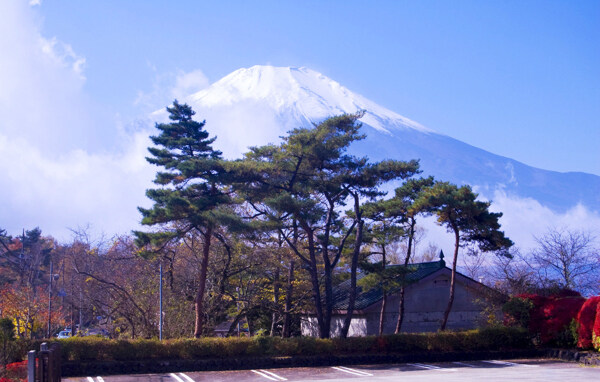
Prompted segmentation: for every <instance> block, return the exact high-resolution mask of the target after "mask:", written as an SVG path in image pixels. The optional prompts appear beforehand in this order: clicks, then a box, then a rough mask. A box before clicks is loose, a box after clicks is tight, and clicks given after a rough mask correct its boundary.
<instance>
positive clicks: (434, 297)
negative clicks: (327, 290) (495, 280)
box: [301, 252, 505, 337]
mask: <svg viewBox="0 0 600 382" xmlns="http://www.w3.org/2000/svg"><path fill="white" fill-rule="evenodd" d="M443 256H444V255H443V253H442V252H440V260H439V261H432V262H425V263H416V264H409V265H407V266H406V268H405V266H404V265H388V268H391V267H398V271H400V272H398V273H399V274H402V275H403V276H402V277H404V285H405V301H404V306H405V313H404V319H403V324H402V332H407V333H420V332H435V331H437V330H438V329H439V328H440V325H441V321H442V318H443V314H444V310H445V309H446V306H447V304H448V298H449V295H450V277H451V272H452V270H451V269H450V268H448V267H447V266H446V262H445V261H444V259H443ZM400 268H404V269H400ZM365 276H366V275H365V273H361V274H359V275H358V280H359V281H358V283H357V284H358V286H357V290H358V294H357V296H356V303H355V309H354V313H353V317H352V322H351V325H350V330H349V332H348V335H349V336H365V335H377V334H378V333H379V320H380V314H381V306H382V300H383V288H381V287H371V288H369V287H366V286H364V283H361V281H360V280H362V279H363V278H364V277H365ZM361 284H363V285H361ZM401 284H402V283H398V286H397V287H395V288H392V289H390V290H388V292H387V304H386V309H385V312H384V325H383V332H384V334H392V333H394V331H395V329H396V323H397V320H398V312H399V306H400V294H399V292H400V285H401ZM333 294H334V312H333V315H332V320H331V335H332V337H335V336H338V335H339V333H340V331H341V328H342V325H343V323H344V319H345V316H346V311H347V308H348V298H349V294H350V280H346V281H344V282H343V283H341V284H339V285H337V286H336V287H335V288H334V291H333ZM504 300H505V296H504V295H502V294H501V293H499V292H497V291H496V290H494V289H491V288H489V287H487V286H486V285H484V284H482V283H481V282H479V281H476V280H473V279H472V278H470V277H467V276H465V275H463V274H461V273H458V272H457V273H456V291H455V297H454V304H453V306H452V311H451V312H450V316H449V319H448V325H447V329H450V330H466V329H474V328H477V327H479V326H482V325H483V324H485V322H486V321H487V320H488V319H489V317H488V315H490V314H495V315H496V317H498V318H499V317H501V311H500V304H501V303H502V302H503V301H504ZM301 327H302V335H306V336H315V337H316V336H318V333H319V331H318V326H317V320H316V316H315V315H314V314H311V313H308V314H306V315H305V316H304V317H303V319H302V322H301Z"/></svg>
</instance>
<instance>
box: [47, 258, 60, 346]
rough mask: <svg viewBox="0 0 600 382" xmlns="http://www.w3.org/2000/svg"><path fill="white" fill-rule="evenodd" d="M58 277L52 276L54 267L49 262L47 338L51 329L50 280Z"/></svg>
mask: <svg viewBox="0 0 600 382" xmlns="http://www.w3.org/2000/svg"><path fill="white" fill-rule="evenodd" d="M59 277H60V275H59V274H54V267H53V264H52V261H50V285H49V286H48V333H47V334H48V335H47V338H50V334H51V327H52V280H54V279H56V280H58V278H59Z"/></svg>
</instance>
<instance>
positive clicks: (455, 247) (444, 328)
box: [440, 227, 460, 331]
mask: <svg viewBox="0 0 600 382" xmlns="http://www.w3.org/2000/svg"><path fill="white" fill-rule="evenodd" d="M453 229H454V240H455V241H454V259H453V260H452V278H451V279H450V298H449V299H448V306H447V307H446V311H445V312H444V320H443V321H442V326H441V327H440V330H441V331H444V330H446V325H447V324H448V316H450V311H451V310H452V304H453V303H454V289H455V286H456V285H455V279H456V260H457V259H458V247H459V244H460V242H459V240H460V236H459V232H458V228H457V227H453Z"/></svg>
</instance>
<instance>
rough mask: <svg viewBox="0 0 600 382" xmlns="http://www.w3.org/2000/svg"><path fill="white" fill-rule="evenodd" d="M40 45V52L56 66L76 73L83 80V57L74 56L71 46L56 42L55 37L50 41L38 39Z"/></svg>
mask: <svg viewBox="0 0 600 382" xmlns="http://www.w3.org/2000/svg"><path fill="white" fill-rule="evenodd" d="M40 45H41V48H42V52H44V53H45V54H46V55H47V56H48V57H50V59H51V60H53V61H54V62H55V63H56V64H57V65H62V66H63V67H66V68H70V69H71V70H72V71H73V73H76V74H77V75H78V76H79V77H80V78H81V79H85V77H84V76H83V69H84V65H85V57H82V56H79V55H78V54H76V53H75V51H73V48H72V47H71V45H69V44H65V43H64V42H62V41H58V40H57V39H56V37H52V38H51V39H46V38H44V37H40Z"/></svg>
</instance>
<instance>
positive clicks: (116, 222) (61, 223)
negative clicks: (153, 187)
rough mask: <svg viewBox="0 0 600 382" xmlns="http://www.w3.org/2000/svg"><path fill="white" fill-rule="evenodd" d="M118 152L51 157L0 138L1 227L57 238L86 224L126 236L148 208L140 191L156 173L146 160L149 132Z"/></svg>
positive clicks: (132, 138) (20, 142)
mask: <svg viewBox="0 0 600 382" xmlns="http://www.w3.org/2000/svg"><path fill="white" fill-rule="evenodd" d="M124 143H125V144H126V145H127V147H128V150H126V151H123V152H122V153H119V154H89V153H87V152H85V151H83V150H73V151H70V152H68V153H66V154H64V155H62V156H60V157H58V158H49V157H48V156H47V155H46V154H45V153H44V152H43V151H42V150H40V149H38V148H37V147H34V146H31V145H29V144H28V142H26V141H24V140H22V139H18V138H17V139H11V138H7V137H6V136H2V135H0V156H2V158H5V159H6V160H7V161H8V163H10V164H11V165H10V166H9V167H7V168H5V169H4V171H3V176H2V180H1V184H2V187H0V200H2V212H1V213H0V217H1V219H0V220H1V221H2V228H4V229H7V230H8V231H9V232H12V233H14V232H19V231H20V228H26V229H31V228H33V227H35V226H40V228H42V231H43V232H45V233H46V234H52V235H54V236H56V237H57V238H58V239H60V240H66V239H68V237H69V230H68V229H69V228H77V227H80V226H83V225H86V224H88V223H89V224H90V225H91V226H92V228H94V229H95V233H96V234H98V233H100V232H106V233H107V234H110V235H112V234H116V233H127V232H129V231H130V230H131V229H135V228H137V227H138V223H139V220H140V215H139V212H138V211H137V210H136V207H137V206H140V205H146V206H147V205H148V201H147V200H146V199H145V197H144V191H145V189H146V188H148V187H149V186H150V184H151V183H150V181H151V179H152V177H153V173H154V171H155V169H153V168H151V166H150V165H148V164H147V163H146V162H145V160H144V156H145V155H146V147H148V145H149V143H150V142H149V139H148V133H147V132H139V133H137V134H134V135H132V136H130V137H129V138H128V141H127V142H124Z"/></svg>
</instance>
